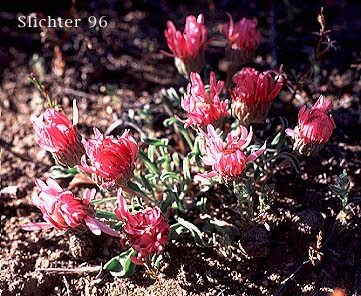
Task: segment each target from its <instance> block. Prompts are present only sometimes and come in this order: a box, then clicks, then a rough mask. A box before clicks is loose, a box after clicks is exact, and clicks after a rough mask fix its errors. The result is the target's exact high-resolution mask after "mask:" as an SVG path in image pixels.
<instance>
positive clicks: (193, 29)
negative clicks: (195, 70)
mask: <svg viewBox="0 0 361 296" xmlns="http://www.w3.org/2000/svg"><path fill="white" fill-rule="evenodd" d="M164 35H165V38H166V39H167V43H168V47H169V49H170V50H171V51H172V53H173V54H174V56H176V57H177V58H179V59H181V60H187V59H194V58H195V57H197V56H198V55H199V53H200V52H202V51H203V49H204V47H205V44H206V39H207V29H206V26H205V25H204V17H203V15H202V14H200V15H198V17H197V18H196V17H195V16H193V15H189V16H187V18H186V25H185V28H184V33H182V32H180V31H177V30H176V28H175V26H174V24H173V22H172V21H168V22H167V30H164Z"/></svg>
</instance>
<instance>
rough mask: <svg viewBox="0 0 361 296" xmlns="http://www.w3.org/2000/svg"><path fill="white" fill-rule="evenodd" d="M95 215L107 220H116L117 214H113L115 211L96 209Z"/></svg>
mask: <svg viewBox="0 0 361 296" xmlns="http://www.w3.org/2000/svg"><path fill="white" fill-rule="evenodd" d="M96 217H97V218H105V219H107V220H118V218H117V215H115V213H113V212H109V211H105V210H96Z"/></svg>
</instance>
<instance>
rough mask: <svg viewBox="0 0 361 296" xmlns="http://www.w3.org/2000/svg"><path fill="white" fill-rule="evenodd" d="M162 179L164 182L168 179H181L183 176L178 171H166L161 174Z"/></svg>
mask: <svg viewBox="0 0 361 296" xmlns="http://www.w3.org/2000/svg"><path fill="white" fill-rule="evenodd" d="M160 179H161V181H162V182H164V181H165V180H167V179H175V180H177V181H180V180H181V178H180V177H179V176H178V175H177V174H176V173H172V172H165V173H163V174H161V175H160Z"/></svg>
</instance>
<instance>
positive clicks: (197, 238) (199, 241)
mask: <svg viewBox="0 0 361 296" xmlns="http://www.w3.org/2000/svg"><path fill="white" fill-rule="evenodd" d="M178 225H180V226H181V227H183V228H184V229H185V230H189V232H190V233H191V235H192V236H193V238H194V242H195V243H196V245H197V246H199V247H210V246H211V245H210V244H209V243H207V242H205V241H204V240H203V238H202V233H201V231H200V230H199V229H198V228H197V226H195V225H194V224H192V223H190V222H188V221H186V220H184V219H182V218H178V223H176V224H174V225H172V226H171V229H172V230H173V228H178V227H179V226H178Z"/></svg>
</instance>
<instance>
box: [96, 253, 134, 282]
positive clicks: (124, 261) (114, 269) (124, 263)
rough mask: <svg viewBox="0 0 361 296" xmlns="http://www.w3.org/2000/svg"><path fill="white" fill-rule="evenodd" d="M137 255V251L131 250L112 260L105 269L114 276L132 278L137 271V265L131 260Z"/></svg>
mask: <svg viewBox="0 0 361 296" xmlns="http://www.w3.org/2000/svg"><path fill="white" fill-rule="evenodd" d="M136 254H137V252H136V251H134V250H133V249H132V248H129V249H128V250H126V251H124V252H123V253H121V254H119V255H118V256H115V257H113V258H112V259H110V260H109V261H108V262H107V263H106V264H105V265H104V267H103V268H104V269H105V270H107V271H109V272H110V274H111V275H112V276H115V277H123V278H127V277H130V276H131V275H132V274H133V272H134V269H135V264H134V263H133V262H132V261H131V260H130V258H131V256H135V255H136Z"/></svg>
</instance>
